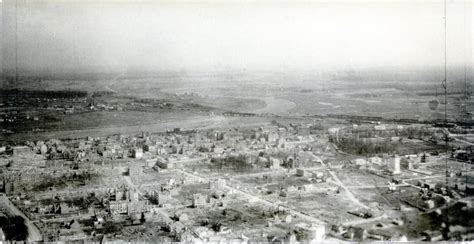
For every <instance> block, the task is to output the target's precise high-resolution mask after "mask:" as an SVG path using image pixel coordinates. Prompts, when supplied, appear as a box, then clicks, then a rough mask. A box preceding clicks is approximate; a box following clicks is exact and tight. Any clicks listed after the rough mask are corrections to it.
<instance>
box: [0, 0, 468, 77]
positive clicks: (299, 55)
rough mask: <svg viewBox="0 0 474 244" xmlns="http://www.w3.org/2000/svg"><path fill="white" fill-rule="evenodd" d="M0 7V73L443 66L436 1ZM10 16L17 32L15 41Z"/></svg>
mask: <svg viewBox="0 0 474 244" xmlns="http://www.w3.org/2000/svg"><path fill="white" fill-rule="evenodd" d="M0 1H1V0H0ZM15 5H16V3H15V1H12V0H3V3H1V6H2V13H1V15H2V16H1V17H2V30H1V31H2V33H1V34H2V49H1V53H2V56H3V62H2V66H3V67H4V68H6V69H9V68H12V67H14V66H15V64H16V62H15V44H16V45H17V48H18V66H19V69H20V70H33V71H35V70H36V71H40V70H43V71H44V70H47V71H52V72H66V71H77V72H81V71H90V72H102V71H113V72H124V71H126V70H130V69H135V70H156V71H162V70H169V71H183V70H184V71H197V72H213V71H217V70H275V71H282V70H318V69H319V70H325V69H356V70H357V69H363V68H371V67H424V66H442V65H444V22H443V10H444V8H443V6H444V5H443V1H421V0H413V1H408V0H403V1H402V0H400V1H367V0H366V1H357V0H352V1H349V0H347V1H331V2H329V1H327V2H324V1H306V2H295V1H291V2H290V1H237V0H229V1H226V0H223V1H188V2H184V1H148V2H147V1H141V2H137V1H133V2H132V1H126V0H121V1H113V0H107V1H72V0H36V1H34V0H18V2H17V6H18V9H17V10H16V11H15ZM471 15H472V4H471V3H470V1H469V0H448V4H447V19H448V22H447V43H448V44H447V50H448V55H447V59H448V65H450V66H451V65H453V66H456V65H465V64H466V63H467V62H468V63H470V62H471V61H470V60H471V59H472V56H473V52H472V48H471V47H472V44H473V39H472V30H471V29H472V26H473V25H472V16H471ZM15 16H17V28H16V30H17V32H16V34H17V35H16V38H17V41H15Z"/></svg>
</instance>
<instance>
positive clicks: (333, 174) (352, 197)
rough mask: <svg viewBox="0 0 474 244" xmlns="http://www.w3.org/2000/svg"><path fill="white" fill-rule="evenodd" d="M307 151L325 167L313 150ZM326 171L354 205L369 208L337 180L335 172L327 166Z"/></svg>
mask: <svg viewBox="0 0 474 244" xmlns="http://www.w3.org/2000/svg"><path fill="white" fill-rule="evenodd" d="M308 153H309V154H310V155H311V156H312V157H313V158H314V159H315V160H319V161H320V162H321V164H322V165H323V166H324V167H326V168H327V166H326V164H325V163H323V162H322V161H321V159H320V158H319V157H318V156H316V155H314V153H313V152H310V151H309V152H308ZM327 171H328V173H329V174H330V175H331V176H332V178H333V179H334V181H335V182H334V183H335V184H336V185H338V186H340V187H342V189H344V192H345V193H346V196H347V198H349V199H350V200H351V201H352V202H353V203H355V204H356V205H358V206H360V207H362V208H364V209H369V207H368V206H367V205H365V204H363V203H362V202H360V201H359V200H358V199H357V198H356V197H355V196H354V194H352V192H351V191H350V190H349V189H348V188H347V187H346V186H345V185H344V184H343V183H342V181H341V180H339V177H337V175H336V173H334V171H332V170H331V169H329V168H327Z"/></svg>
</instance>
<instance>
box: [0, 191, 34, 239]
mask: <svg viewBox="0 0 474 244" xmlns="http://www.w3.org/2000/svg"><path fill="white" fill-rule="evenodd" d="M0 205H2V206H5V207H6V208H7V209H8V210H7V211H8V212H9V213H10V214H12V215H15V216H20V217H22V218H23V219H24V220H25V225H26V227H27V228H28V240H27V241H28V242H37V241H42V240H43V237H42V235H41V232H40V231H39V230H38V228H37V227H36V225H34V224H33V222H32V221H31V220H30V219H29V218H28V217H26V216H25V215H24V214H23V212H21V211H20V210H19V209H18V208H17V207H16V206H15V205H14V204H13V203H12V202H11V201H10V199H8V198H7V197H6V196H5V195H4V194H1V195H0Z"/></svg>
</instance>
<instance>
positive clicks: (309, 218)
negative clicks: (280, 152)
mask: <svg viewBox="0 0 474 244" xmlns="http://www.w3.org/2000/svg"><path fill="white" fill-rule="evenodd" d="M176 170H177V171H179V172H181V173H183V174H185V175H187V176H189V177H192V178H195V179H198V180H200V181H203V182H206V181H208V179H206V178H204V177H202V176H199V175H195V174H191V173H189V172H186V171H184V170H182V169H176ZM226 188H227V189H228V190H231V191H234V192H238V193H240V194H242V195H244V196H245V197H247V198H248V199H251V200H253V201H255V202H260V203H263V204H265V205H267V206H269V207H274V206H275V205H277V204H276V203H275V202H270V201H268V200H265V199H262V198H260V196H257V195H254V194H252V193H249V192H245V191H242V190H240V189H237V188H236V187H233V186H229V185H226ZM279 207H281V209H282V210H284V211H287V212H289V213H290V214H292V215H294V216H297V217H300V218H302V219H305V220H307V221H309V222H312V223H315V224H318V225H325V224H326V222H324V221H322V220H320V219H318V218H316V217H313V216H311V215H308V214H305V213H303V212H300V211H298V210H295V209H292V208H289V207H286V206H281V205H279Z"/></svg>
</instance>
